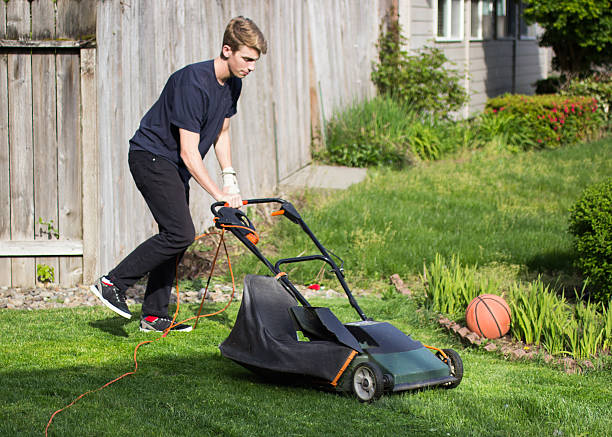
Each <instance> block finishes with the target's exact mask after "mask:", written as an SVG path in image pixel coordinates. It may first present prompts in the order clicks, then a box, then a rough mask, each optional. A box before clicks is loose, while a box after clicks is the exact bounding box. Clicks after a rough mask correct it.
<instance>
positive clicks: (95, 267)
mask: <svg viewBox="0 0 612 437" xmlns="http://www.w3.org/2000/svg"><path fill="white" fill-rule="evenodd" d="M80 73H81V142H82V145H83V156H82V158H83V181H82V183H83V206H82V207H83V283H85V284H89V283H91V282H93V281H94V280H95V279H96V277H97V276H99V275H100V274H101V273H100V271H99V269H100V263H99V258H98V253H97V250H98V247H99V244H100V238H99V231H98V230H99V226H100V220H99V218H100V217H99V210H100V207H99V205H100V204H99V200H98V199H99V195H98V187H99V177H98V172H99V160H98V142H97V111H96V108H97V95H96V49H83V50H81V72H80Z"/></svg>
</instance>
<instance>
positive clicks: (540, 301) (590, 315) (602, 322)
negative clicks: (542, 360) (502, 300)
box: [508, 278, 612, 359]
mask: <svg viewBox="0 0 612 437" xmlns="http://www.w3.org/2000/svg"><path fill="white" fill-rule="evenodd" d="M508 304H509V305H510V309H511V311H512V326H511V333H512V336H513V337H514V338H516V339H519V340H522V341H524V342H525V343H528V344H535V345H542V346H543V347H544V348H545V349H546V351H547V352H548V353H549V354H551V355H562V354H567V355H571V356H573V357H574V358H576V359H587V358H591V357H593V356H595V355H596V354H597V353H599V352H600V351H604V350H609V349H610V341H611V337H610V335H611V334H612V316H610V308H609V306H608V307H605V306H604V305H602V304H600V303H593V302H590V301H587V302H586V303H585V302H583V301H581V300H578V301H577V302H576V303H575V304H574V305H570V304H569V303H568V302H567V300H566V299H565V296H563V295H561V296H559V295H557V293H555V292H554V290H551V289H550V287H548V286H546V285H544V284H543V282H542V280H541V279H540V278H538V279H537V280H535V281H534V282H531V283H529V284H527V285H526V286H525V285H524V284H514V285H513V286H512V287H511V288H510V293H509V296H508Z"/></svg>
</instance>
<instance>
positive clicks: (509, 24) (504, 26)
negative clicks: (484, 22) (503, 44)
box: [495, 0, 516, 38]
mask: <svg viewBox="0 0 612 437" xmlns="http://www.w3.org/2000/svg"><path fill="white" fill-rule="evenodd" d="M514 6H515V3H514V0H497V5H496V8H495V10H496V12H497V20H496V21H497V33H496V35H497V38H512V37H513V36H514V33H515V23H516V12H515V7H514Z"/></svg>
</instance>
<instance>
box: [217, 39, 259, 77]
mask: <svg viewBox="0 0 612 437" xmlns="http://www.w3.org/2000/svg"><path fill="white" fill-rule="evenodd" d="M223 54H224V55H225V56H226V57H227V65H228V66H229V70H230V74H231V75H232V76H236V77H239V78H240V79H242V78H243V77H246V76H247V75H248V74H249V73H250V72H251V71H253V70H255V62H257V60H258V59H259V52H257V50H255V49H253V48H251V47H246V46H240V47H239V48H238V50H236V51H234V50H232V49H231V48H230V47H229V46H223Z"/></svg>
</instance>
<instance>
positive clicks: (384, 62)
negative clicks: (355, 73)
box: [372, 15, 467, 117]
mask: <svg viewBox="0 0 612 437" xmlns="http://www.w3.org/2000/svg"><path fill="white" fill-rule="evenodd" d="M388 17H389V15H387V17H386V19H385V20H384V21H383V24H381V28H380V36H379V39H378V43H377V45H376V47H377V48H378V60H379V62H378V63H376V64H374V66H373V72H372V82H374V84H375V85H376V88H377V90H378V92H379V94H381V95H390V96H392V97H393V98H394V99H397V100H398V101H400V102H402V103H405V104H409V105H411V106H412V107H413V108H414V109H415V110H416V111H418V112H421V111H426V112H428V113H430V114H434V115H437V116H440V117H447V116H448V115H449V113H450V112H452V111H456V110H457V109H459V108H461V107H462V106H463V105H464V104H465V102H467V93H466V92H465V89H464V88H463V87H462V86H461V79H462V77H461V74H460V73H459V72H458V71H457V70H454V69H452V68H449V65H452V63H451V62H450V61H449V60H448V59H447V58H446V56H445V55H444V53H443V52H442V51H441V50H439V49H437V48H433V47H425V48H423V49H421V50H420V51H417V52H416V53H415V54H414V55H409V54H408V53H407V52H406V51H405V50H402V48H401V47H402V44H404V43H405V38H404V37H403V35H402V34H401V26H400V25H399V23H398V21H397V20H395V19H392V20H390V22H389V25H388V26H387V27H386V29H385V25H384V23H385V21H386V20H388Z"/></svg>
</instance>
